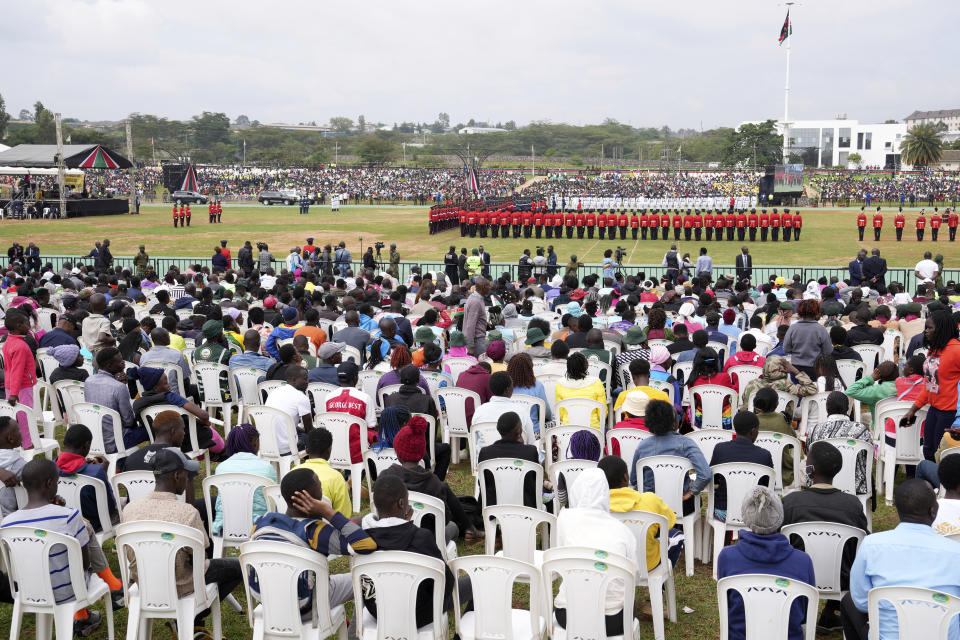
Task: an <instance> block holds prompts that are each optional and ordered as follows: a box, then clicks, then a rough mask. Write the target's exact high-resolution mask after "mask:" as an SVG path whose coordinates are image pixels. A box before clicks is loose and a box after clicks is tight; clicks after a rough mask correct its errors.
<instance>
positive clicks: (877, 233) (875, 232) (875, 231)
mask: <svg viewBox="0 0 960 640" xmlns="http://www.w3.org/2000/svg"><path fill="white" fill-rule="evenodd" d="M880 231H881V229H880V227H874V228H873V239H874V240H879V239H880Z"/></svg>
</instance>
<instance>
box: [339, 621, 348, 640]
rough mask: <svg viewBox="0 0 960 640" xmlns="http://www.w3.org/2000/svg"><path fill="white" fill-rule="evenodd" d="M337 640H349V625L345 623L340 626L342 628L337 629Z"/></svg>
mask: <svg viewBox="0 0 960 640" xmlns="http://www.w3.org/2000/svg"><path fill="white" fill-rule="evenodd" d="M337 640H347V623H346V622H344V623H343V624H341V625H340V628H339V629H337Z"/></svg>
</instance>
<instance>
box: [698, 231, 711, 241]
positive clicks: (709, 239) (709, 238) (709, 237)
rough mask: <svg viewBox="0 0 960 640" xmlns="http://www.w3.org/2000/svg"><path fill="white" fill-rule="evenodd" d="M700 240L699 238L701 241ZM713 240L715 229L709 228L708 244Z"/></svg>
mask: <svg viewBox="0 0 960 640" xmlns="http://www.w3.org/2000/svg"><path fill="white" fill-rule="evenodd" d="M699 239H700V238H697V240H699ZM711 240H713V227H707V242H709V241H711Z"/></svg>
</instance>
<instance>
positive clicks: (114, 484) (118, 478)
mask: <svg viewBox="0 0 960 640" xmlns="http://www.w3.org/2000/svg"><path fill="white" fill-rule="evenodd" d="M156 486H157V480H156V477H155V476H154V475H153V471H124V472H123V473H118V474H116V475H114V476H112V477H111V478H110V487H111V488H112V489H113V497H114V498H116V500H117V505H120V504H121V501H122V498H123V495H122V494H123V493H126V494H127V502H132V501H133V500H137V499H139V498H144V497H146V496H148V495H150V494H151V493H153V491H154V489H155V488H156ZM177 497H178V498H179V499H180V501H181V502H183V501H184V500H186V494H185V493H181V494H180V495H179V496H177Z"/></svg>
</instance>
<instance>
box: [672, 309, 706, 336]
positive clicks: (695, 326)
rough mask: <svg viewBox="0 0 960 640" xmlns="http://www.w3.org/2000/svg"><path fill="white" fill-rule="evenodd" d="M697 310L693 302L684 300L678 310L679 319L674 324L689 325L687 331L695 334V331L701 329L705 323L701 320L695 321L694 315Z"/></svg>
mask: <svg viewBox="0 0 960 640" xmlns="http://www.w3.org/2000/svg"><path fill="white" fill-rule="evenodd" d="M696 312H697V308H696V307H695V306H693V303H692V302H684V303H683V304H682V305H680V310H679V311H677V316H678V317H677V320H676V322H674V326H676V325H678V324H683V325H686V326H687V332H688V333H689V334H690V335H693V332H694V331H700V330H701V329H703V325H702V324H700V323H699V322H695V321H694V319H693V318H694V315H695V314H696Z"/></svg>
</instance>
